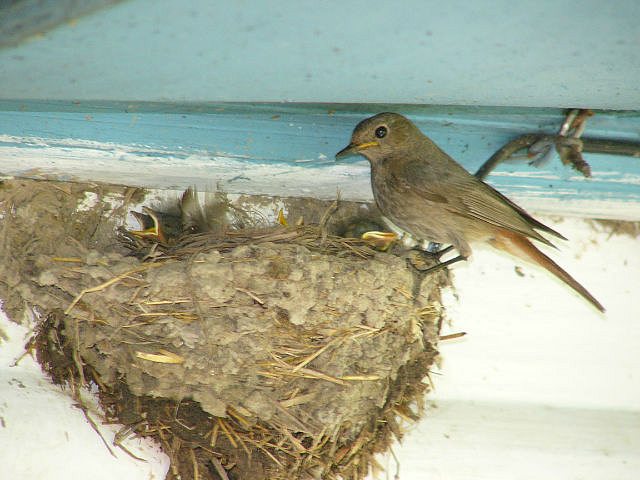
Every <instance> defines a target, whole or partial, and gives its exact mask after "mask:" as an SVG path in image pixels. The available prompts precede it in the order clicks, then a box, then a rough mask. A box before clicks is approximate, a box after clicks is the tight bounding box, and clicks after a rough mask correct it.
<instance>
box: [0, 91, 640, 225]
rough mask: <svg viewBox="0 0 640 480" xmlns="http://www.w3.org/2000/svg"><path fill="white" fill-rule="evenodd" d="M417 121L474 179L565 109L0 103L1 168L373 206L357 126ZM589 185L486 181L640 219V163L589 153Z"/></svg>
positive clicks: (619, 122)
mask: <svg viewBox="0 0 640 480" xmlns="http://www.w3.org/2000/svg"><path fill="white" fill-rule="evenodd" d="M385 110H392V111H397V112H400V113H403V114H405V115H407V116H409V117H410V118H411V119H412V120H414V121H415V122H416V123H417V124H418V125H419V127H420V128H421V129H422V130H423V131H424V132H425V133H427V134H428V135H429V136H431V137H432V138H433V139H434V140H435V141H436V142H437V143H438V144H439V145H440V146H441V147H442V148H443V149H444V150H446V151H447V152H448V153H449V154H451V155H452V156H453V157H454V158H456V159H457V160H458V161H459V162H460V163H462V164H463V165H464V166H465V167H466V168H467V169H468V170H469V171H472V172H473V171H475V170H476V169H477V168H478V167H479V166H480V165H481V164H482V163H483V162H484V161H485V160H486V159H487V158H488V157H489V156H491V155H492V154H493V153H494V152H495V151H496V150H497V149H498V148H500V147H501V146H502V145H504V144H505V143H506V142H508V141H510V140H512V139H513V138H515V137H517V136H518V135H521V134H523V133H531V132H544V133H555V132H557V129H558V127H559V125H560V124H561V122H562V120H563V112H562V111H561V110H559V109H541V108H508V107H500V108H497V107H491V108H488V107H446V106H416V105H411V106H409V105H331V104H313V105H312V104H163V103H119V102H64V101H15V100H5V101H0V172H2V173H4V174H8V175H27V176H31V177H48V176H51V175H54V176H55V177H56V178H65V179H81V180H102V181H110V182H116V183H126V184H131V185H140V186H146V187H155V188H173V189H181V188H185V187H187V186H189V185H196V186H197V187H198V188H199V189H201V190H212V189H215V188H217V187H218V186H219V187H221V188H223V189H224V190H225V191H227V192H229V193H256V194H257V193H263V194H272V195H289V196H297V195H313V196H317V197H321V198H334V197H335V195H336V191H337V189H339V190H340V191H341V194H342V196H343V197H344V198H347V199H353V200H370V199H371V192H370V187H369V169H368V164H367V162H366V161H365V160H362V159H357V158H355V159H353V160H349V161H345V162H340V163H336V162H335V161H334V158H333V155H334V154H335V152H337V151H338V150H339V149H340V148H341V147H343V146H344V145H345V144H346V143H347V142H348V141H349V136H350V134H351V131H352V129H353V127H354V126H355V125H356V123H357V122H358V121H360V120H361V119H363V118H365V117H367V116H369V115H371V114H374V113H377V112H380V111H385ZM585 136H589V137H596V138H611V139H621V140H633V141H640V112H632V111H631V112H630V111H625V112H613V111H608V112H605V111H599V112H597V113H596V115H595V116H594V117H592V118H590V119H589V120H588V126H587V130H586V132H585ZM585 159H586V160H587V161H588V162H589V163H590V164H591V167H592V170H593V178H591V179H584V178H582V177H581V176H580V175H579V174H578V173H577V172H575V171H573V170H571V169H568V168H566V167H563V166H561V165H560V162H559V160H558V159H556V160H555V161H553V162H552V163H551V164H549V165H547V166H546V167H545V168H542V169H536V168H533V167H530V166H528V165H526V163H525V162H521V163H509V164H504V165H502V166H500V167H499V168H498V169H497V170H496V171H495V172H494V173H493V174H492V175H490V177H489V178H488V181H489V182H490V183H492V184H493V185H494V186H496V187H497V188H498V189H500V190H501V191H502V192H504V193H506V194H507V195H510V196H512V197H513V198H515V199H516V200H518V201H521V202H523V203H524V205H525V206H526V207H527V208H529V209H532V210H536V211H542V212H554V213H563V214H569V215H580V216H592V217H594V216H595V217H605V218H622V219H640V159H638V158H631V157H622V156H614V155H596V154H585Z"/></svg>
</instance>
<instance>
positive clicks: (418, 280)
mask: <svg viewBox="0 0 640 480" xmlns="http://www.w3.org/2000/svg"><path fill="white" fill-rule="evenodd" d="M430 246H431V244H430ZM451 250H453V245H451V246H448V247H446V248H444V249H441V250H437V251H436V252H435V253H432V252H429V251H425V250H415V252H416V254H417V255H414V256H413V257H408V258H407V264H408V265H409V268H410V269H411V273H412V274H413V288H412V291H411V294H412V296H413V299H414V301H417V300H418V295H420V289H421V287H422V282H423V281H424V279H425V278H426V277H427V276H428V275H431V274H432V273H436V272H438V271H440V270H442V269H444V268H446V267H448V266H449V265H452V264H454V263H457V262H460V261H462V260H466V259H467V257H465V256H463V255H458V256H456V257H453V258H450V259H449V260H446V261H444V262H440V257H441V256H442V255H444V254H445V253H447V252H449V251H451ZM416 256H419V258H416ZM434 258H435V259H436V260H437V263H436V264H435V265H431V266H426V265H427V264H428V263H429V264H430V263H432V262H427V259H430V260H433V259H434ZM425 267H426V268H425Z"/></svg>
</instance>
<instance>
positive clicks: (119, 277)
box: [64, 263, 162, 315]
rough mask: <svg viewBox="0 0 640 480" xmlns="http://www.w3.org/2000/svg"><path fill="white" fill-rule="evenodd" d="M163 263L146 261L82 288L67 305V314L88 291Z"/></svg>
mask: <svg viewBox="0 0 640 480" xmlns="http://www.w3.org/2000/svg"><path fill="white" fill-rule="evenodd" d="M161 265H162V263H145V264H143V265H142V266H140V267H137V268H134V269H132V270H129V271H127V272H124V273H121V274H120V275H118V276H117V277H113V278H111V279H109V280H107V281H106V282H104V283H101V284H100V285H96V286H95V287H91V288H85V289H84V290H82V291H81V292H80V293H79V294H78V295H76V298H74V299H73V301H72V302H71V304H70V305H69V306H68V307H67V309H66V310H65V311H64V314H65V315H69V313H70V312H71V310H73V307H75V306H76V304H77V303H78V302H79V301H80V299H81V298H82V297H83V296H84V295H86V294H87V293H94V292H99V291H101V290H104V289H105V288H107V287H110V286H111V285H113V284H114V283H118V282H119V281H120V280H123V279H125V278H133V277H131V275H133V274H135V273H140V272H144V271H145V270H148V269H150V268H155V267H159V266H161Z"/></svg>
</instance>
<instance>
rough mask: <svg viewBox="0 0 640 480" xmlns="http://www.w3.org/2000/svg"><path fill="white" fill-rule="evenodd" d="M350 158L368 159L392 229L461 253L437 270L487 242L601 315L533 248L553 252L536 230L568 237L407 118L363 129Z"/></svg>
mask: <svg viewBox="0 0 640 480" xmlns="http://www.w3.org/2000/svg"><path fill="white" fill-rule="evenodd" d="M352 154H360V155H363V156H364V157H365V158H367V160H369V163H370V164H371V185H372V188H373V196H374V198H375V201H376V203H377V205H378V208H379V209H380V211H381V212H382V214H383V215H384V216H385V217H387V218H388V220H390V221H391V223H393V224H394V225H396V226H397V227H399V228H400V229H402V230H404V231H405V232H407V233H409V234H410V235H411V236H413V237H415V238H417V239H420V240H431V241H434V242H438V243H442V244H449V245H452V246H453V247H454V248H455V249H456V250H457V251H458V253H459V256H457V257H455V258H453V259H451V260H447V261H446V262H443V263H441V264H439V265H437V266H436V267H435V268H442V267H444V266H446V265H450V264H451V263H454V262H455V261H459V260H466V259H467V258H468V257H469V256H470V255H471V247H470V244H471V243H474V242H486V243H488V244H489V245H491V246H493V247H495V248H497V249H498V250H501V251H503V252H507V253H510V254H512V255H515V256H517V257H519V258H521V259H523V260H526V261H528V262H532V263H534V264H537V265H539V266H541V267H543V268H545V269H547V270H548V271H549V272H551V273H552V274H554V275H555V276H556V277H558V278H559V279H560V280H562V281H563V282H565V283H566V284H567V285H569V286H570V287H571V288H573V289H574V290H575V291H576V292H578V293H579V294H580V295H582V296H583V297H584V298H585V299H586V300H588V301H589V302H590V303H591V304H592V305H593V306H594V307H596V308H597V309H598V310H600V311H601V312H604V307H603V306H602V305H601V304H600V302H598V300H596V299H595V298H594V297H593V295H591V294H590V293H589V292H588V291H587V289H586V288H584V287H583V286H582V285H581V284H580V283H578V281H576V280H575V279H574V278H573V277H572V276H571V275H569V274H568V273H567V272H565V271H564V270H563V269H562V268H560V266H558V265H557V264H556V263H555V262H554V261H553V260H551V259H550V258H549V257H548V256H546V255H545V254H544V253H542V252H541V251H540V250H538V249H537V248H536V247H535V246H534V245H533V244H532V243H531V242H530V241H529V239H533V240H537V241H539V242H542V243H544V244H546V245H550V246H553V244H552V243H551V242H550V241H549V240H547V239H546V238H545V237H543V236H542V235H541V234H540V233H539V232H538V231H541V232H544V233H548V234H551V235H554V236H556V237H558V238H561V239H564V240H566V238H565V237H563V236H562V235H561V234H559V233H558V232H556V231H555V230H553V229H551V228H549V227H547V226H546V225H544V224H542V223H541V222H539V221H538V220H536V219H535V218H533V217H532V216H531V215H529V214H528V213H527V212H525V211H524V210H523V209H522V208H520V207H519V206H518V205H516V204H515V203H513V202H512V201H511V200H509V199H508V198H506V197H505V196H504V195H502V194H501V193H499V192H498V191H497V190H495V189H494V188H492V187H491V186H489V185H487V184H486V183H484V182H483V181H481V180H479V179H478V178H476V177H474V176H473V175H471V174H470V173H469V172H467V171H466V170H465V169H464V168H463V167H462V166H461V165H460V164H458V163H457V162H456V161H455V160H453V159H452V158H451V157H450V156H449V155H447V154H446V153H445V152H444V151H442V150H441V149H440V148H439V147H438V146H437V145H436V144H435V143H433V142H432V141H431V139H429V137H427V136H426V135H424V134H423V133H422V132H421V131H420V130H419V129H418V128H417V127H416V126H415V125H414V124H413V123H412V122H411V121H409V120H408V119H406V118H405V117H403V116H402V115H399V114H397V113H380V114H378V115H375V116H373V117H371V118H368V119H366V120H363V121H362V122H360V123H359V124H358V125H357V126H356V128H355V129H354V131H353V134H352V136H351V143H349V145H348V146H347V147H345V148H344V149H343V150H341V151H340V152H338V154H336V159H339V158H341V157H345V156H347V155H352Z"/></svg>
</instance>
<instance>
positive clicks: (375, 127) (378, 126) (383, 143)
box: [336, 112, 423, 163]
mask: <svg viewBox="0 0 640 480" xmlns="http://www.w3.org/2000/svg"><path fill="white" fill-rule="evenodd" d="M421 138H423V135H422V133H421V132H420V130H418V127H416V126H415V125H414V124H413V123H411V121H410V120H408V119H407V118H405V117H403V116H402V115H400V114H397V113H389V112H386V113H379V114H378V115H374V116H373V117H370V118H367V119H365V120H363V121H361V122H360V123H359V124H358V125H357V126H356V128H355V129H354V130H353V134H352V135H351V142H350V143H349V145H347V146H346V147H345V148H343V149H342V150H340V151H339V152H338V153H337V154H336V160H339V159H341V158H344V157H347V156H349V155H357V154H360V155H363V156H364V157H366V158H367V160H369V161H370V162H372V163H373V162H377V161H379V160H382V159H384V158H388V157H389V156H391V154H392V153H402V152H403V151H404V150H405V149H407V148H412V146H413V147H415V144H416V143H417V142H419V141H420V139H421Z"/></svg>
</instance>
